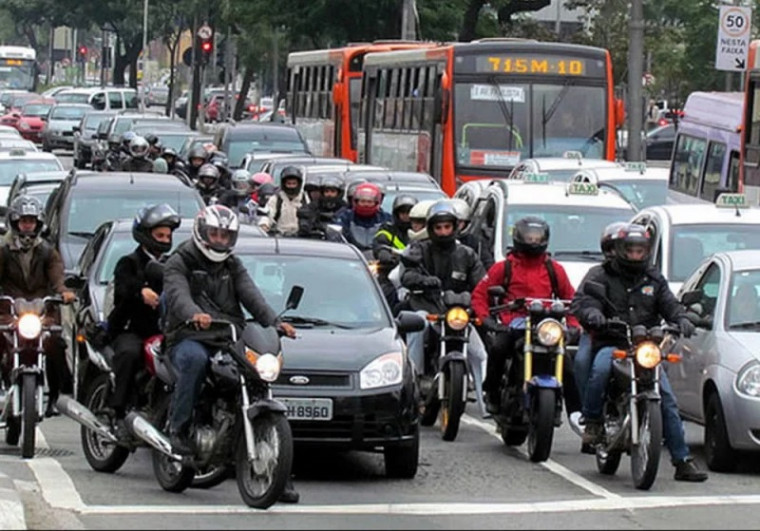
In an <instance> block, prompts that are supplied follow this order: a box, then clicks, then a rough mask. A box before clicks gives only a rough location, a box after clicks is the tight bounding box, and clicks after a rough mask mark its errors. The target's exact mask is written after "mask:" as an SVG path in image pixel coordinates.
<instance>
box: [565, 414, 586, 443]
mask: <svg viewBox="0 0 760 531" xmlns="http://www.w3.org/2000/svg"><path fill="white" fill-rule="evenodd" d="M567 422H568V424H570V428H571V429H572V430H573V431H574V432H575V434H576V435H578V437H583V426H582V425H583V423H584V422H585V421H583V415H581V412H580V411H573V412H572V413H570V414H569V415H568V416H567Z"/></svg>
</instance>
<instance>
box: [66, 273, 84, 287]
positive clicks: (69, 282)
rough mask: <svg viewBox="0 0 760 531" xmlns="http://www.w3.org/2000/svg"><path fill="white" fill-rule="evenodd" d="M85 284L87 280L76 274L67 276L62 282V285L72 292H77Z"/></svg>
mask: <svg viewBox="0 0 760 531" xmlns="http://www.w3.org/2000/svg"><path fill="white" fill-rule="evenodd" d="M86 284H87V280H86V279H85V278H84V277H82V276H79V275H76V274H68V275H67V276H66V278H64V280H63V285H64V286H66V287H67V288H69V289H70V290H73V291H79V290H80V289H82V288H83V287H84V286H85V285H86Z"/></svg>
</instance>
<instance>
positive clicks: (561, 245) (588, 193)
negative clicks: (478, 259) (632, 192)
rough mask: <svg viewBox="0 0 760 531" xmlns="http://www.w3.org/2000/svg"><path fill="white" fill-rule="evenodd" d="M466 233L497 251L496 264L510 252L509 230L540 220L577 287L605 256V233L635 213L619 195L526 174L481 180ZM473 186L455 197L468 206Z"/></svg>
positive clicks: (597, 188) (590, 186)
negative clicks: (520, 223)
mask: <svg viewBox="0 0 760 531" xmlns="http://www.w3.org/2000/svg"><path fill="white" fill-rule="evenodd" d="M477 187H479V188H480V192H479V195H478V198H477V200H476V201H475V204H474V208H473V215H472V221H471V223H470V226H469V227H468V232H470V231H471V232H472V233H473V234H475V235H476V236H477V237H478V238H479V239H480V241H481V242H484V243H485V244H487V245H488V246H489V248H491V249H493V252H494V258H495V259H496V261H497V262H498V261H499V260H504V258H505V256H506V253H507V250H508V249H509V248H510V247H511V246H512V235H511V230H512V227H513V226H514V224H515V222H516V221H517V220H519V219H520V218H523V217H525V216H538V217H540V218H542V219H544V220H546V222H547V223H548V224H549V227H550V230H551V236H550V238H549V251H550V252H551V253H552V256H553V257H554V258H555V259H556V260H557V261H558V262H559V263H560V264H562V266H563V267H564V268H565V270H566V271H567V274H568V277H569V278H570V282H571V283H572V284H573V286H574V287H577V286H578V284H579V283H580V281H581V280H582V279H583V277H584V276H585V275H586V272H587V271H588V270H589V269H590V268H591V267H592V266H594V265H596V264H599V263H600V262H601V261H602V259H603V255H602V252H601V249H600V248H599V238H600V236H601V234H602V231H603V229H604V227H606V226H607V225H608V224H610V223H614V222H617V221H625V220H627V219H630V218H631V216H632V215H633V214H635V212H636V209H635V208H634V207H633V206H632V205H631V204H630V203H629V202H628V201H626V200H625V199H623V198H622V197H621V196H620V195H619V194H618V193H617V192H614V191H610V190H605V189H603V188H599V187H597V186H596V185H594V184H589V183H557V182H552V181H551V180H550V178H549V176H548V175H547V174H534V173H527V174H525V175H524V178H523V179H522V180H494V181H490V182H489V181H485V180H481V182H479V183H478V184H477ZM474 190H475V189H474V185H473V186H470V187H468V188H464V187H463V188H462V189H460V190H459V191H458V192H457V194H456V195H455V197H461V198H463V199H465V200H467V199H466V197H465V196H466V195H467V194H468V193H470V194H474V193H475V191H474Z"/></svg>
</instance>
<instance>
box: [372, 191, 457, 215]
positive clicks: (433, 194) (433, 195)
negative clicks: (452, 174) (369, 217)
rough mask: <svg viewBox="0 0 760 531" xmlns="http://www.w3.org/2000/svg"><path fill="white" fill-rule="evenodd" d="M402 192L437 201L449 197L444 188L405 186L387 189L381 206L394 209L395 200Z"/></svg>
mask: <svg viewBox="0 0 760 531" xmlns="http://www.w3.org/2000/svg"><path fill="white" fill-rule="evenodd" d="M402 194H403V195H411V196H412V197H416V198H417V201H427V200H433V201H435V200H437V199H446V198H447V197H448V196H447V195H446V194H445V193H444V192H443V190H436V189H434V188H431V189H429V190H404V189H403V188H402V189H400V190H386V192H385V195H384V196H383V204H382V205H381V208H382V209H383V210H385V211H386V212H391V210H392V209H393V201H394V200H395V199H396V196H398V195H402Z"/></svg>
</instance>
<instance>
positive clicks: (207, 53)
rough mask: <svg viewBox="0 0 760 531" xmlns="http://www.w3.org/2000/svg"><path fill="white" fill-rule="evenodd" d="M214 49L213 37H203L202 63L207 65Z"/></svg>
mask: <svg viewBox="0 0 760 531" xmlns="http://www.w3.org/2000/svg"><path fill="white" fill-rule="evenodd" d="M213 51H214V43H213V42H212V40H211V39H201V64H204V65H207V64H208V61H209V58H210V57H211V54H212V53H213Z"/></svg>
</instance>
